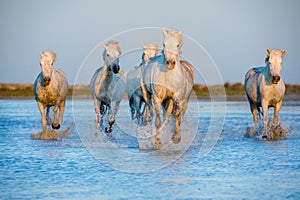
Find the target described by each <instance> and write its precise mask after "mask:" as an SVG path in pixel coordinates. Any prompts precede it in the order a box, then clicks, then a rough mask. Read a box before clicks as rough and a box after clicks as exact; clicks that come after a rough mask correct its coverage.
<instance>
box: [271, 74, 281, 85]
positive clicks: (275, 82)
mask: <svg viewBox="0 0 300 200" xmlns="http://www.w3.org/2000/svg"><path fill="white" fill-rule="evenodd" d="M279 81H280V76H278V75H275V76H272V83H273V84H277V83H278V82H279Z"/></svg>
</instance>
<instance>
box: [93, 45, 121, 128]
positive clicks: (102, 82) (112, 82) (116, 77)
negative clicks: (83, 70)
mask: <svg viewBox="0 0 300 200" xmlns="http://www.w3.org/2000/svg"><path fill="white" fill-rule="evenodd" d="M103 47H104V51H103V60H104V66H103V67H100V68H99V69H97V70H96V72H95V73H94V75H93V77H92V79H91V83H90V93H91V95H92V97H93V99H94V107H95V113H96V132H97V131H98V128H99V126H101V125H102V123H103V118H104V117H105V116H106V115H108V116H109V119H108V123H109V127H106V128H105V131H106V132H111V131H112V126H113V124H114V122H115V115H116V114H117V112H118V110H119V104H120V102H121V100H122V98H123V95H124V93H125V87H126V84H125V76H124V73H123V72H121V71H120V66H119V56H120V55H121V50H120V47H119V46H118V43H117V42H115V41H109V42H108V43H107V44H104V45H103ZM99 112H100V113H99Z"/></svg>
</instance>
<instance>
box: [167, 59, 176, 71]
mask: <svg viewBox="0 0 300 200" xmlns="http://www.w3.org/2000/svg"><path fill="white" fill-rule="evenodd" d="M166 65H167V68H168V69H169V70H172V69H174V67H175V61H174V60H167V62H166Z"/></svg>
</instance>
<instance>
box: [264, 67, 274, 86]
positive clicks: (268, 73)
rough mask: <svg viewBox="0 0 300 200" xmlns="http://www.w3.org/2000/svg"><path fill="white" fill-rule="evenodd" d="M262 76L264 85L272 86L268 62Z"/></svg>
mask: <svg viewBox="0 0 300 200" xmlns="http://www.w3.org/2000/svg"><path fill="white" fill-rule="evenodd" d="M263 74H264V76H265V81H266V83H268V84H272V76H271V73H270V64H269V63H268V62H267V64H266V66H265V68H264V70H263Z"/></svg>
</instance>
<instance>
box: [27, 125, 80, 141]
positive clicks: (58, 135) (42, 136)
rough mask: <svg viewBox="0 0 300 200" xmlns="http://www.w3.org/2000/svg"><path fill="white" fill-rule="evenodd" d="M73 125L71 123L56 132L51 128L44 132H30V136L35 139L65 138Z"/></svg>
mask: <svg viewBox="0 0 300 200" xmlns="http://www.w3.org/2000/svg"><path fill="white" fill-rule="evenodd" d="M73 126H74V123H71V124H70V125H69V126H68V127H67V128H66V129H65V130H62V131H59V132H56V131H55V130H53V129H48V130H47V132H46V134H44V133H43V132H42V131H41V132H38V133H36V134H35V133H32V134H31V138H32V139H35V140H58V139H63V138H67V137H69V135H70V132H71V128H72V127H73Z"/></svg>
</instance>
